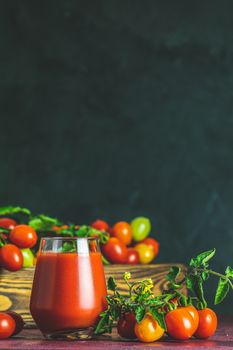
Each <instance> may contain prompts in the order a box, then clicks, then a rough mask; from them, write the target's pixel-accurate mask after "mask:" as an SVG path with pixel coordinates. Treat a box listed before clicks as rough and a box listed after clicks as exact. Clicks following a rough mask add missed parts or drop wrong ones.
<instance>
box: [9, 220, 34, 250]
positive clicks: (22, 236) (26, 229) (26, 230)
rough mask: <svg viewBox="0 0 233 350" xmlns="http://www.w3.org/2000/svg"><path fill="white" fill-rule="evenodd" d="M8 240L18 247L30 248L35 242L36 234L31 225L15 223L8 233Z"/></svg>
mask: <svg viewBox="0 0 233 350" xmlns="http://www.w3.org/2000/svg"><path fill="white" fill-rule="evenodd" d="M10 241H11V242H12V243H14V244H15V245H17V246H18V247H19V248H32V247H33V246H34V245H35V244H36V242H37V234H36V231H35V230H34V229H33V228H32V227H31V226H28V225H17V226H15V228H14V229H13V230H12V231H11V233H10Z"/></svg>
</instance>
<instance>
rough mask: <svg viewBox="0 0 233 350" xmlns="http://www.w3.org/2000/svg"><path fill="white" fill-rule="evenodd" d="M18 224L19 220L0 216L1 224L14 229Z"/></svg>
mask: <svg viewBox="0 0 233 350" xmlns="http://www.w3.org/2000/svg"><path fill="white" fill-rule="evenodd" d="M16 225H17V222H16V221H15V220H13V219H10V218H0V226H1V227H4V228H7V229H9V230H12V229H13V228H14V227H15V226H16Z"/></svg>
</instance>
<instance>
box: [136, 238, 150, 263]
mask: <svg viewBox="0 0 233 350" xmlns="http://www.w3.org/2000/svg"><path fill="white" fill-rule="evenodd" d="M134 249H135V250H136V251H137V252H138V253H139V261H140V263H141V264H149V263H150V262H151V261H152V260H153V259H154V251H153V249H152V248H151V247H150V246H149V245H147V244H145V243H138V244H136V245H135V246H134Z"/></svg>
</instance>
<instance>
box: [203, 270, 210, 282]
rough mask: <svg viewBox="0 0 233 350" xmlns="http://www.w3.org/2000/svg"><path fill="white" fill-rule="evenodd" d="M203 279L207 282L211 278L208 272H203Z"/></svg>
mask: <svg viewBox="0 0 233 350" xmlns="http://www.w3.org/2000/svg"><path fill="white" fill-rule="evenodd" d="M201 278H202V280H203V281H206V280H207V279H208V278H209V273H208V272H206V271H203V272H202V273H201Z"/></svg>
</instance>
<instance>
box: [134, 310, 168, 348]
mask: <svg viewBox="0 0 233 350" xmlns="http://www.w3.org/2000/svg"><path fill="white" fill-rule="evenodd" d="M134 332H135V334H136V336H137V338H138V339H139V340H140V341H142V342H145V343H150V342H153V341H156V340H158V339H160V338H162V336H163V335H164V329H163V328H161V327H160V325H159V324H158V322H157V321H156V320H155V319H154V318H153V317H152V316H151V315H150V314H146V315H145V317H144V318H143V319H142V321H141V322H139V323H136V324H135V327H134Z"/></svg>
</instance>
